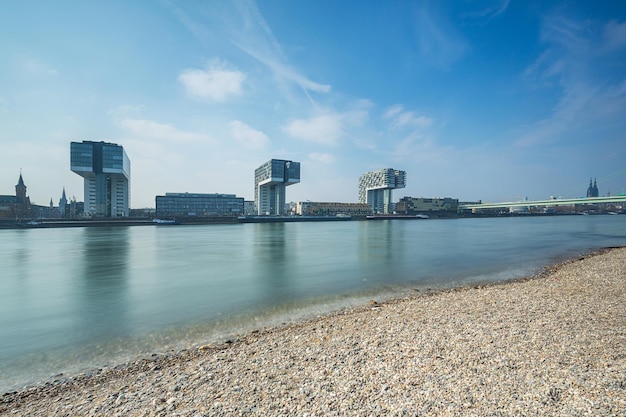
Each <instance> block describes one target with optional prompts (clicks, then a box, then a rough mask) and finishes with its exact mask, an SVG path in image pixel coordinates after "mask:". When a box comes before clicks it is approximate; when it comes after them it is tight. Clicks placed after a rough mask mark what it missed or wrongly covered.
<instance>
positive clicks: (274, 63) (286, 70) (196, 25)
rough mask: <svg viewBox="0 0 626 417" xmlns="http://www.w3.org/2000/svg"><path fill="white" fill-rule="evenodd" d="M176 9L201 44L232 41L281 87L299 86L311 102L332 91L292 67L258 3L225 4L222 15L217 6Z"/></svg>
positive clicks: (181, 19)
mask: <svg viewBox="0 0 626 417" xmlns="http://www.w3.org/2000/svg"><path fill="white" fill-rule="evenodd" d="M172 7H173V10H174V14H175V15H176V16H177V17H178V19H179V20H180V21H181V23H182V24H183V25H185V27H187V28H188V29H189V30H190V31H191V32H192V33H193V34H194V36H196V37H197V38H198V39H199V40H200V41H202V42H205V43H210V42H211V41H212V39H211V37H215V36H219V37H220V38H223V39H224V40H226V41H227V42H230V43H231V44H232V45H235V46H236V47H237V48H238V49H239V50H241V51H242V52H244V53H245V54H247V55H249V56H251V57H252V58H254V59H255V60H256V61H258V62H259V63H261V64H263V65H264V66H265V67H266V68H267V69H269V71H270V72H271V74H272V75H273V77H274V79H275V80H276V82H277V83H278V85H279V86H281V88H283V89H285V90H287V91H288V90H289V89H290V88H291V87H292V86H296V87H298V88H299V89H301V90H302V91H303V92H304V93H305V95H306V96H307V97H308V99H309V100H311V97H310V94H309V93H310V92H315V93H328V92H330V91H331V86H330V85H328V84H324V83H320V82H316V81H313V80H311V79H310V78H308V77H307V76H306V75H304V74H303V73H302V72H301V71H300V70H298V69H296V68H295V67H294V66H293V65H292V64H290V62H289V59H288V57H287V56H286V54H285V53H284V52H283V48H282V46H281V45H280V43H279V42H278V40H277V39H276V38H275V36H274V34H273V32H272V30H271V28H270V26H269V25H268V23H267V22H266V21H265V19H264V17H263V15H262V14H261V12H260V11H259V9H258V7H257V5H256V3H255V2H253V1H245V2H234V3H228V4H226V3H223V4H221V5H220V6H219V12H215V10H214V9H215V5H213V4H207V5H206V6H204V7H206V8H207V9H210V11H209V10H204V9H203V10H201V11H200V12H198V13H190V12H187V11H186V10H184V9H183V8H177V7H174V6H172ZM194 75H200V74H196V73H194Z"/></svg>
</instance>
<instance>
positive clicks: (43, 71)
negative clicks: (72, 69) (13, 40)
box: [24, 58, 59, 77]
mask: <svg viewBox="0 0 626 417" xmlns="http://www.w3.org/2000/svg"><path fill="white" fill-rule="evenodd" d="M24 69H25V70H26V71H27V72H29V73H30V74H34V75H44V76H49V77H56V76H58V75H59V72H58V71H57V70H56V69H54V68H53V67H52V66H50V65H48V64H46V63H44V62H41V61H39V60H37V59H34V58H27V59H25V61H24Z"/></svg>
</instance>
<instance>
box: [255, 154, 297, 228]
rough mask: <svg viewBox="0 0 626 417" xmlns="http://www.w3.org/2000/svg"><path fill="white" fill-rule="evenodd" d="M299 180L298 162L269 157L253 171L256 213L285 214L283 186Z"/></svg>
mask: <svg viewBox="0 0 626 417" xmlns="http://www.w3.org/2000/svg"><path fill="white" fill-rule="evenodd" d="M299 182H300V162H293V161H285V160H282V159H271V160H269V161H267V162H266V163H264V164H263V165H261V166H260V167H258V168H257V169H256V170H255V171H254V205H255V209H256V214H257V215H279V216H282V215H284V214H285V201H286V200H285V188H286V187H287V186H288V185H292V184H297V183H299Z"/></svg>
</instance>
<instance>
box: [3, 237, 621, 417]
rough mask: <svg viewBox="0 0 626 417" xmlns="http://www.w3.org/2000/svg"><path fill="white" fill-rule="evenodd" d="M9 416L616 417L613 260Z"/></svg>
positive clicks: (308, 327)
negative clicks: (435, 416) (545, 416)
mask: <svg viewBox="0 0 626 417" xmlns="http://www.w3.org/2000/svg"><path fill="white" fill-rule="evenodd" d="M0 414H2V415H10V416H83V415H84V416H103V415H106V416H118V415H119V416H254V415H258V416H346V415H350V416H382V415H385V416H387V415H389V416H422V415H437V416H510V415H519V416H539V415H541V416H543V415H563V416H587V415H597V416H626V248H615V249H611V250H606V251H601V252H599V253H597V254H593V255H589V256H586V257H584V258H581V259H578V260H575V261H568V262H564V263H562V264H559V265H555V266H553V267H551V268H548V269H547V270H546V271H545V272H544V273H542V274H540V275H538V276H535V277H529V278H527V279H523V280H517V281H515V282H509V283H503V284H495V285H488V286H481V287H474V288H460V289H454V290H446V291H440V292H428V293H424V294H420V295H416V296H415V297H412V298H407V299H402V300H394V301H390V302H386V303H378V302H376V301H371V302H370V303H369V305H367V306H362V307H360V308H356V309H350V310H346V311H341V312H338V313H335V314H331V315H329V316H324V317H320V318H316V319H314V320H309V321H306V322H303V323H298V324H293V325H287V326H284V327H279V328H271V329H265V330H261V331H256V332H252V333H250V334H247V335H244V336H241V337H239V338H237V339H235V340H232V341H228V342H226V343H223V344H219V345H204V346H199V347H197V348H194V349H188V350H184V351H181V352H177V353H175V354H170V355H154V356H152V357H149V358H144V359H141V360H138V361H135V362H133V363H129V364H125V365H120V366H118V367H115V368H112V369H105V370H99V371H95V372H93V373H91V374H88V375H78V376H75V377H73V378H68V379H64V380H58V381H55V382H51V383H47V384H45V385H40V386H35V387H32V388H28V389H25V390H22V391H18V392H12V393H7V394H4V395H3V396H2V397H1V399H0Z"/></svg>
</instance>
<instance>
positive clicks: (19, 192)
mask: <svg viewBox="0 0 626 417" xmlns="http://www.w3.org/2000/svg"><path fill="white" fill-rule="evenodd" d="M15 196H16V197H17V202H18V203H19V204H25V203H26V185H25V184H24V179H23V178H22V173H21V172H20V179H19V180H18V181H17V185H16V186H15Z"/></svg>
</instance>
